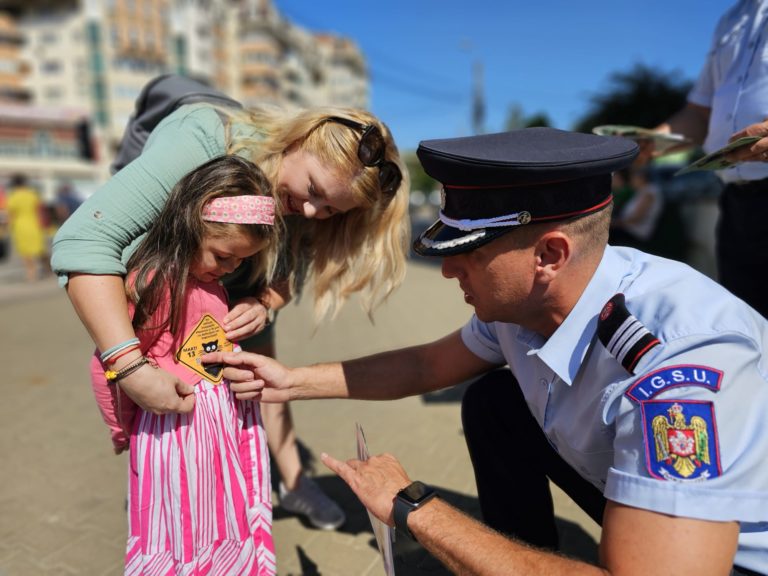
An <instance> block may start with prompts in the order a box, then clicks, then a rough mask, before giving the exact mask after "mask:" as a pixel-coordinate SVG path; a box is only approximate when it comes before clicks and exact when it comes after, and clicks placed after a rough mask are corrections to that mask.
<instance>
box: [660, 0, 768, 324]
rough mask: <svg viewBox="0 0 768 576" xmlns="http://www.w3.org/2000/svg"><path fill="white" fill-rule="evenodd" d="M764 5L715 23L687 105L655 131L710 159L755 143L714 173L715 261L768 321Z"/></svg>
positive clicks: (752, 4) (757, 2)
mask: <svg viewBox="0 0 768 576" xmlns="http://www.w3.org/2000/svg"><path fill="white" fill-rule="evenodd" d="M767 118H768V0H739V2H736V3H735V4H734V5H733V6H732V7H731V8H730V9H729V10H728V11H726V12H725V14H724V15H723V16H722V18H721V19H720V21H719V23H718V24H717V28H716V29H715V33H714V36H713V39H712V46H711V48H710V50H709V53H708V55H707V60H706V62H705V63H704V66H703V68H702V70H701V73H700V75H699V78H698V80H697V81H696V83H695V84H694V87H693V88H692V90H691V91H690V93H689V94H688V103H687V105H686V106H685V107H684V108H683V109H682V110H680V111H679V112H678V113H677V114H675V115H674V116H672V117H671V118H670V119H669V120H667V121H666V122H665V123H663V124H661V125H659V126H657V127H656V130H657V131H659V132H664V133H670V132H672V133H677V134H683V135H685V136H687V137H688V138H689V139H690V141H691V142H692V143H694V144H703V146H704V150H705V151H706V152H713V151H715V150H718V149H720V148H722V147H723V146H725V145H726V144H728V142H732V141H734V140H738V139H739V138H741V137H743V136H758V137H760V139H759V140H758V141H756V142H754V143H753V144H751V145H749V146H745V147H743V148H740V149H738V150H737V151H736V152H734V153H732V154H731V155H729V156H728V160H730V161H734V162H743V163H741V164H738V165H737V166H734V167H732V168H729V169H727V170H720V171H718V173H717V174H718V176H719V177H720V178H721V179H722V180H723V182H724V183H725V184H726V186H725V189H724V190H723V192H722V195H721V197H720V218H719V221H718V225H717V229H716V235H717V238H716V240H717V243H716V257H717V268H718V278H719V281H720V283H721V284H722V285H723V286H725V287H726V288H728V290H730V291H731V292H733V293H734V294H736V296H738V297H740V298H742V299H743V300H745V301H746V302H747V303H748V304H749V305H751V306H752V307H753V308H755V309H756V310H757V311H758V312H760V313H761V314H762V315H763V316H768V290H766V289H765V286H766V284H767V283H768V227H766V225H765V214H767V213H768V120H767Z"/></svg>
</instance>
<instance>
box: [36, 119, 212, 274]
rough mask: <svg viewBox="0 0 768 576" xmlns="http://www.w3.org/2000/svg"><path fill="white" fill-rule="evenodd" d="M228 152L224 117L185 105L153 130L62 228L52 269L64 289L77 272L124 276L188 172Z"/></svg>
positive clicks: (56, 242)
mask: <svg viewBox="0 0 768 576" xmlns="http://www.w3.org/2000/svg"><path fill="white" fill-rule="evenodd" d="M225 153H226V142H225V129H224V124H223V123H222V119H221V117H220V115H219V113H218V112H217V111H216V110H215V109H213V108H211V107H210V106H208V105H206V104H192V105H187V106H182V107H181V108H179V109H178V110H176V111H174V112H173V113H172V114H170V115H168V117H167V118H165V119H163V121H162V122H160V124H158V126H157V127H156V128H155V130H153V131H152V134H151V135H150V137H149V139H148V140H147V143H146V145H145V146H144V150H143V151H142V153H141V156H139V157H138V158H137V159H136V160H134V161H133V162H131V163H130V164H128V165H127V166H126V167H125V168H123V169H122V170H121V171H120V172H118V173H117V174H115V175H114V176H113V177H112V178H110V179H109V180H108V181H107V182H106V183H105V184H104V185H103V186H101V187H100V188H99V189H98V190H97V191H96V192H95V193H94V194H93V195H92V196H91V197H90V198H88V199H87V200H86V201H85V202H84V203H83V204H82V205H81V206H80V208H79V209H78V210H77V211H75V213H74V214H72V216H70V217H69V218H68V219H67V221H66V222H65V223H64V224H63V225H62V226H61V228H60V229H59V231H58V232H57V233H56V236H55V238H54V240H53V252H52V254H53V255H52V258H51V267H52V268H53V271H54V272H55V273H56V274H58V276H59V283H60V284H61V285H62V286H64V285H65V284H66V283H67V278H68V275H69V274H70V273H72V272H80V273H85V274H115V275H121V276H123V275H125V272H126V269H125V264H126V263H127V262H128V258H129V257H130V255H131V253H132V252H133V250H134V249H135V248H136V246H138V244H139V242H140V241H141V239H142V237H143V235H144V234H145V233H146V231H147V230H148V229H149V227H150V226H151V224H152V223H153V222H154V221H155V220H156V219H157V216H158V215H159V213H160V210H161V209H162V207H163V205H164V204H165V202H166V200H167V198H168V196H169V194H170V191H171V189H172V188H173V186H174V185H176V183H177V182H178V181H179V180H180V179H181V178H182V177H183V176H184V175H185V174H187V173H188V172H190V171H191V170H193V169H194V168H196V167H198V166H200V165H202V164H204V163H205V162H207V161H208V160H211V159H213V158H215V157H217V156H222V155H223V154H225Z"/></svg>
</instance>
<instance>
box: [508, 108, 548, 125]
mask: <svg viewBox="0 0 768 576" xmlns="http://www.w3.org/2000/svg"><path fill="white" fill-rule="evenodd" d="M551 125H552V123H551V122H550V120H549V116H547V115H546V114H545V113H544V112H536V113H535V114H532V115H526V114H525V113H524V112H523V108H522V106H520V104H512V105H511V106H510V107H509V110H508V111H507V120H506V122H504V130H519V129H521V128H533V127H534V126H551Z"/></svg>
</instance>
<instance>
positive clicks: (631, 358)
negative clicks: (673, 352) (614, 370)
mask: <svg viewBox="0 0 768 576" xmlns="http://www.w3.org/2000/svg"><path fill="white" fill-rule="evenodd" d="M597 337H598V339H599V340H600V342H602V343H603V346H605V348H606V350H608V352H610V353H611V355H613V356H615V357H616V359H617V360H618V361H619V362H620V363H621V365H622V366H623V367H624V369H625V370H626V371H627V372H629V373H630V374H634V369H635V366H637V364H638V362H640V360H641V359H642V357H643V356H645V355H646V354H647V353H648V352H649V351H650V350H651V349H652V348H654V347H655V346H657V345H658V344H660V342H659V339H658V338H656V336H654V335H653V334H651V332H650V331H649V330H648V329H647V328H646V327H645V326H644V325H643V324H642V323H641V322H640V321H639V320H638V319H637V318H635V317H634V316H633V315H632V314H630V312H629V310H628V309H627V305H626V302H625V299H624V294H616V295H615V296H613V297H612V298H611V299H610V300H608V302H607V303H606V304H605V306H603V310H602V311H601V312H600V318H599V319H598V322H597Z"/></svg>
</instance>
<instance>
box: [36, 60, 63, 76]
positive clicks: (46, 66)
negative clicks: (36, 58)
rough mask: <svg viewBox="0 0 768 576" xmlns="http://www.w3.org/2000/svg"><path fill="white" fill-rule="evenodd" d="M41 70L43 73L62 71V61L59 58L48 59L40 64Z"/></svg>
mask: <svg viewBox="0 0 768 576" xmlns="http://www.w3.org/2000/svg"><path fill="white" fill-rule="evenodd" d="M40 71H41V72H43V74H56V73H57V72H61V62H59V61H58V60H46V61H45V62H43V63H42V64H41V65H40Z"/></svg>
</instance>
